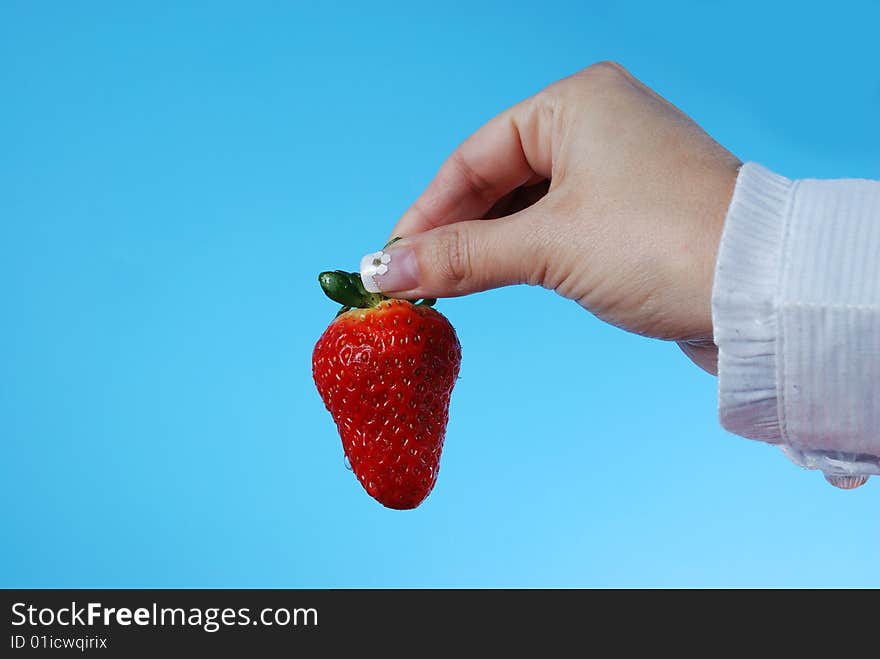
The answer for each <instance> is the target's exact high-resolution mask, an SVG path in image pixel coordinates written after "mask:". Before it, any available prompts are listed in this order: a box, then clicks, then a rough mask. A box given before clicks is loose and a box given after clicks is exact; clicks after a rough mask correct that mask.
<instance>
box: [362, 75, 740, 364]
mask: <svg viewBox="0 0 880 659" xmlns="http://www.w3.org/2000/svg"><path fill="white" fill-rule="evenodd" d="M740 164H741V163H740V162H739V161H738V160H737V158H736V157H735V156H733V155H732V154H731V153H729V152H728V151H727V150H725V149H724V148H723V147H721V146H720V145H719V144H718V143H716V142H715V141H714V140H713V139H712V138H711V137H709V135H707V134H706V133H705V132H704V131H703V130H702V129H700V127H699V126H697V125H696V124H695V123H694V122H693V121H692V120H691V119H690V118H688V117H687V116H686V115H684V114H683V113H682V112H681V111H679V110H678V109H677V108H675V107H673V106H672V105H670V104H669V103H668V102H667V101H665V100H664V99H662V98H661V97H660V96H658V95H657V94H656V93H654V92H653V91H651V90H650V89H648V88H647V87H646V86H645V85H643V84H642V83H640V82H639V81H638V80H636V79H635V78H634V77H633V76H632V75H630V74H629V73H628V72H627V71H625V70H624V69H623V68H621V67H620V66H618V65H616V64H611V63H600V64H595V65H593V66H590V67H589V68H586V69H584V70H583V71H580V72H579V73H577V74H575V75H573V76H571V77H569V78H566V79H564V80H561V81H559V82H557V83H555V84H553V85H551V86H550V87H548V88H547V89H545V90H543V91H541V92H540V93H538V94H537V95H535V96H533V97H531V98H529V99H527V100H525V101H523V102H521V103H519V104H518V105H516V106H514V107H512V108H510V109H509V110H506V111H505V112H503V113H501V114H500V115H498V116H497V117H495V118H494V119H492V120H491V121H489V123H487V124H486V125H485V126H483V127H482V128H480V129H479V130H478V131H477V132H476V133H474V134H473V135H472V136H471V137H470V138H468V139H467V140H466V141H465V142H464V143H463V144H462V145H461V146H459V147H458V149H456V150H455V152H453V153H452V155H451V156H450V157H449V159H448V160H447V161H446V162H445V163H444V164H443V166H442V167H441V168H440V170H439V172H438V173H437V175H436V177H435V178H434V180H433V181H432V182H431V184H430V185H429V186H428V188H427V189H426V190H425V191H424V192H423V193H422V195H421V196H420V197H419V198H418V199H417V200H416V201H415V203H414V204H413V205H412V207H410V208H409V209H408V210H407V211H406V212H405V213H404V215H403V216H402V217H401V219H400V221H399V222H398V223H397V226H396V227H395V228H394V231H392V233H391V235H392V236H403V240H400V241H398V242H395V243H394V244H393V245H391V246H389V247H388V248H387V249H386V250H385V252H384V254H385V258H384V259H383V258H382V254H379V253H377V254H374V255H368V257H364V261H363V263H362V270H361V272H362V275H364V282H365V285H367V286H368V288H373V290H378V289H381V290H382V291H383V292H385V293H391V294H393V295H394V296H396V297H405V298H417V297H448V296H456V295H465V294H467V293H473V292H475V291H482V290H486V289H489V288H495V287H498V286H505V285H508V284H519V283H527V284H531V285H540V286H544V287H545V288H549V289H551V290H554V291H556V292H557V293H559V294H560V295H563V296H564V297H567V298H570V299H572V300H575V301H576V302H578V303H579V304H580V305H581V306H583V307H584V308H585V309H587V310H589V311H591V312H592V313H594V314H595V315H596V316H598V317H599V318H601V319H603V320H605V321H607V322H609V323H612V324H614V325H617V326H619V327H622V328H624V329H626V330H629V331H631V332H636V333H638V334H642V335H646V336H652V337H656V338H661V339H669V340H674V341H678V342H679V345H681V346H682V349H683V350H684V351H685V353H686V354H687V355H688V356H689V357H690V358H691V359H692V360H693V361H694V362H695V363H697V364H698V365H700V366H701V367H703V368H704V369H706V370H708V371H710V372H713V373H714V372H715V370H716V360H717V350H716V349H715V346H714V344H713V343H712V313H711V289H712V278H713V272H714V267H715V258H716V253H717V249H718V242H719V240H720V237H721V229H722V225H723V223H724V217H725V214H726V211H727V207H728V204H729V202H730V198H731V195H732V193H733V187H734V183H735V181H736V176H737V171H738V167H739V165H740ZM389 257H390V258H389ZM383 261H384V263H383Z"/></svg>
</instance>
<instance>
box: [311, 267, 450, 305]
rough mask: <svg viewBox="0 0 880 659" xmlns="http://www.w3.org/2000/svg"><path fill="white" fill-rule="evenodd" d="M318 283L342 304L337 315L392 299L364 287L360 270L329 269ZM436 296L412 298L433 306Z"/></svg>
mask: <svg viewBox="0 0 880 659" xmlns="http://www.w3.org/2000/svg"><path fill="white" fill-rule="evenodd" d="M318 283H319V284H321V289H322V290H323V291H324V294H325V295H326V296H327V297H329V298H330V299H331V300H333V301H334V302H338V303H339V304H341V305H342V308H341V309H340V310H339V313H338V314H337V315H340V314H343V313H345V312H346V311H349V310H350V309H369V308H371V307H375V306H376V305H377V304H379V303H380V302H382V301H383V300H388V299H390V298H389V297H388V296H386V295H382V294H381V293H370V292H368V291H367V290H366V289H365V288H364V284H363V282H362V281H361V275H360V273H358V272H345V271H344V270H328V271H327V272H322V273H321V274H320V275H318ZM436 301H437V300H436V299H435V298H425V299H424V300H422V301H421V302H418V301H417V300H410V302H412V303H413V304H423V305H426V306H429V307H430V306H433V305H434V303H435V302H436Z"/></svg>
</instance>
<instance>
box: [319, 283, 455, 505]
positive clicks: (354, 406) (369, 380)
mask: <svg viewBox="0 0 880 659" xmlns="http://www.w3.org/2000/svg"><path fill="white" fill-rule="evenodd" d="M319 281H320V283H321V287H322V288H323V289H324V292H325V293H327V295H328V296H329V297H330V298H331V299H333V300H336V301H337V302H339V303H341V304H343V305H344V306H343V308H342V310H341V311H340V312H339V314H338V315H337V317H336V319H335V320H334V321H333V322H332V323H330V326H329V327H328V328H327V329H326V330H325V331H324V333H323V334H322V335H321V338H320V339H318V343H317V344H316V345H315V351H314V354H313V355H312V375H313V377H314V378H315V384H316V385H317V387H318V393H319V394H320V395H321V398H322V400H323V401H324V404H325V405H326V407H327V409H328V410H329V411H330V414H331V415H332V416H333V420H334V421H335V422H336V426H337V428H338V429H339V434H340V436H341V437H342V448H343V450H344V451H345V455H346V457H347V458H348V461H349V464H350V465H351V468H352V470H353V471H354V473H355V475H356V476H357V477H358V480H359V481H360V482H361V485H363V487H364V489H366V491H367V493H368V494H369V495H370V496H371V497H373V498H374V499H376V500H377V501H378V502H379V503H381V504H382V505H384V506H387V507H389V508H397V509H407V508H415V507H416V506H418V505H419V504H420V503H421V502H422V501H423V500H424V499H425V497H427V496H428V494H429V493H430V492H431V489H432V488H433V487H434V483H435V482H436V480H437V471H438V469H439V467H440V452H441V451H442V450H443V438H444V436H445V434H446V422H447V419H448V415H449V397H450V394H451V393H452V387H453V385H454V384H455V379H456V378H457V377H458V369H459V365H460V363H461V346H460V345H459V343H458V337H457V336H456V335H455V330H454V329H453V328H452V325H450V323H449V321H448V320H447V319H446V317H445V316H443V315H442V314H441V313H439V312H438V311H436V310H435V309H433V308H431V306H430V305H431V304H433V302H434V301H433V300H425V301H423V302H420V303H418V304H413V303H412V302H408V301H406V300H395V299H389V298H386V297H385V296H383V295H380V294H372V293H367V292H366V291H365V290H364V288H363V285H362V284H361V280H360V275H359V274H358V273H347V272H342V271H341V270H337V271H335V272H323V273H321V275H320V277H319Z"/></svg>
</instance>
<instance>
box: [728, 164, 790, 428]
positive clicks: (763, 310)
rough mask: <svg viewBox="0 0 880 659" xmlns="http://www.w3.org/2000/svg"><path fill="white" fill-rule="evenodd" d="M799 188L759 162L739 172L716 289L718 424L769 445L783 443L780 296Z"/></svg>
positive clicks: (729, 213) (744, 166) (747, 165)
mask: <svg viewBox="0 0 880 659" xmlns="http://www.w3.org/2000/svg"><path fill="white" fill-rule="evenodd" d="M795 185H796V184H795V183H794V182H792V181H790V180H789V179H787V178H785V177H783V176H779V175H777V174H774V173H773V172H771V171H770V170H768V169H766V168H764V167H762V166H761V165H758V164H756V163H746V164H745V165H743V166H742V168H741V169H740V172H739V176H738V177H737V181H736V187H735V189H734V192H733V198H732V200H731V202H730V207H729V209H728V211H727V218H726V220H725V222H724V229H723V232H722V235H721V243H720V245H719V248H718V260H717V263H716V267H715V280H714V284H713V287H712V323H713V327H714V339H715V344H716V345H717V346H718V401H719V416H720V419H721V425H723V426H724V428H726V429H727V430H729V431H730V432H732V433H736V434H737V435H742V436H744V437H750V438H752V439H760V440H763V441H765V442H772V443H780V442H781V441H782V436H781V432H780V423H779V401H778V397H777V389H776V383H777V362H778V358H777V354H776V350H777V345H776V337H777V334H778V331H777V330H778V326H779V318H778V314H777V307H776V298H777V296H778V291H779V281H780V269H781V267H782V249H783V245H784V240H785V230H786V225H787V217H788V213H789V207H790V199H791V197H792V192H793V189H794V186H795Z"/></svg>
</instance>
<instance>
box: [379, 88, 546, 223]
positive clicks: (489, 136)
mask: <svg viewBox="0 0 880 659" xmlns="http://www.w3.org/2000/svg"><path fill="white" fill-rule="evenodd" d="M546 109H547V108H546V107H542V104H541V102H540V100H539V99H538V97H532V98H530V99H527V100H525V101H523V102H521V103H518V104H517V105H515V106H513V107H512V108H510V109H508V110H505V111H504V112H502V113H501V114H499V115H497V116H496V117H493V118H492V119H491V120H490V121H489V122H488V123H486V124H485V125H484V126H482V127H481V128H480V129H478V130H477V132H475V133H474V134H473V135H471V136H470V137H469V138H467V139H466V140H465V141H464V142H463V143H462V144H461V145H460V146H459V147H458V148H457V149H456V150H455V151H453V152H452V155H450V156H449V158H447V160H446V162H444V163H443V165H442V166H441V167H440V169H439V170H438V172H437V175H436V176H435V177H434V180H433V181H431V183H430V184H429V185H428V187H427V188H426V189H425V191H424V192H423V193H422V194H421V195H420V196H419V198H418V199H416V201H415V202H414V203H413V205H412V206H410V207H409V209H407V211H406V212H405V213H404V214H403V215H402V216H401V218H400V220H398V222H397V226H396V227H395V228H394V231H393V232H392V233H391V235H392V236H407V235H412V234H414V233H420V232H422V231H427V230H428V229H433V228H435V227H438V226H441V225H444V224H451V223H453V222H458V221H461V220H472V219H475V218H480V217H482V216H483V215H484V214H485V213H486V212H487V211H488V210H489V209H490V208H491V207H492V205H493V204H495V202H497V201H498V200H499V199H501V197H503V196H504V195H506V194H508V193H509V192H510V191H512V190H514V189H515V188H518V187H519V186H521V185H530V184H532V183H537V182H539V181H542V180H544V179H548V178H550V172H551V169H552V156H551V143H550V138H549V135H550V126H549V124H550V123H552V108H550V112H549V113H548V112H547V111H546Z"/></svg>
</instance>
